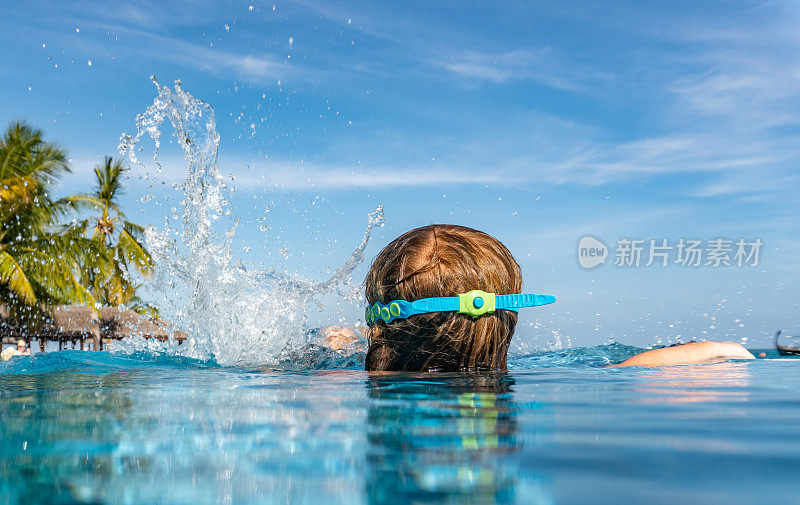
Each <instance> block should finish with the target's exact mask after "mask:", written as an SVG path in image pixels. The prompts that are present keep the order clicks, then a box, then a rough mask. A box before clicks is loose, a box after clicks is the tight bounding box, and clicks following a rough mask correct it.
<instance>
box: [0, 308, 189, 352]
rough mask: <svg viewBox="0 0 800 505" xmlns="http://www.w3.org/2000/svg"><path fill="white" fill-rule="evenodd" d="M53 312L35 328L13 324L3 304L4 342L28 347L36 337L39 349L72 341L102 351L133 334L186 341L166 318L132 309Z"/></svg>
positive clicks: (0, 324) (1, 329)
mask: <svg viewBox="0 0 800 505" xmlns="http://www.w3.org/2000/svg"><path fill="white" fill-rule="evenodd" d="M50 314H51V315H50V316H49V317H48V318H47V319H46V320H45V321H44V322H43V323H42V324H41V325H40V326H39V328H38V329H31V328H28V327H25V326H19V325H15V324H13V323H12V322H11V321H10V320H9V317H8V310H7V309H6V307H4V306H0V340H2V343H3V344H16V343H17V341H19V340H24V341H25V342H26V344H27V345H28V347H30V346H31V342H32V341H36V342H37V343H38V344H39V351H40V352H42V351H44V349H45V345H46V344H47V342H48V341H50V342H58V349H59V350H61V349H62V348H63V347H64V344H66V343H71V344H72V345H73V346H74V347H78V346H80V349H81V350H84V349H86V348H87V347H90V348H91V350H94V351H101V350H103V347H104V346H105V345H106V344H107V343H108V342H109V341H113V340H121V339H123V338H125V337H129V336H140V337H143V338H146V339H150V338H154V339H157V340H161V341H166V340H170V339H174V340H175V341H177V342H178V343H182V342H183V341H184V340H185V339H186V334H185V333H183V332H181V331H179V330H177V329H176V328H174V327H173V326H172V325H171V324H170V323H169V322H167V321H164V320H162V319H156V318H149V317H147V316H143V315H141V314H138V313H136V312H134V311H132V310H130V309H122V308H119V307H103V308H101V309H100V310H98V311H95V310H92V309H90V308H88V307H80V306H76V305H58V306H55V307H50Z"/></svg>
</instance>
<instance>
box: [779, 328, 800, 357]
mask: <svg viewBox="0 0 800 505" xmlns="http://www.w3.org/2000/svg"><path fill="white" fill-rule="evenodd" d="M781 337H783V338H781ZM781 340H783V342H781ZM775 347H776V348H777V349H778V352H779V353H781V354H782V355H784V356H789V355H800V336H798V335H789V334H788V333H786V332H785V331H784V330H778V333H776V334H775Z"/></svg>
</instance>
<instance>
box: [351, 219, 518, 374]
mask: <svg viewBox="0 0 800 505" xmlns="http://www.w3.org/2000/svg"><path fill="white" fill-rule="evenodd" d="M473 289H480V290H483V291H487V292H492V293H497V294H512V293H520V292H521V290H522V274H521V273H520V269H519V265H518V264H517V262H516V261H515V260H514V257H513V256H511V253H510V252H509V251H508V249H506V247H505V246H504V245H503V244H502V243H500V242H499V241H498V240H497V239H495V238H493V237H491V236H489V235H487V234H486V233H483V232H481V231H478V230H473V229H472V228H467V227H464V226H457V225H430V226H425V227H422V228H417V229H415V230H411V231H409V232H407V233H404V234H403V235H401V236H399V237H397V238H396V239H395V240H393V241H392V242H391V243H390V244H389V245H387V246H386V247H385V248H384V249H383V251H381V252H380V254H378V257H377V258H375V261H374V263H373V264H372V267H371V268H370V270H369V273H368V274H367V280H366V297H367V301H368V303H369V304H370V305H372V304H374V303H375V302H376V301H377V302H380V303H388V302H389V301H391V300H408V301H414V300H419V299H421V298H429V297H438V296H456V295H458V294H459V293H465V292H468V291H471V290H473ZM516 324H517V314H516V313H515V312H513V311H510V310H498V311H496V312H494V313H491V314H484V315H482V316H480V317H478V318H473V317H472V316H469V315H466V314H459V313H457V312H433V313H429V314H418V315H414V316H411V317H409V318H407V319H396V320H394V321H392V322H390V323H388V324H387V323H385V322H383V321H380V320H379V321H377V322H376V323H375V324H373V325H372V326H371V327H370V332H369V341H370V342H369V349H368V351H367V359H366V369H367V370H394V371H399V370H405V371H434V370H436V371H460V370H504V369H505V368H506V357H507V354H508V346H509V344H510V343H511V336H512V334H513V333H514V327H515V326H516Z"/></svg>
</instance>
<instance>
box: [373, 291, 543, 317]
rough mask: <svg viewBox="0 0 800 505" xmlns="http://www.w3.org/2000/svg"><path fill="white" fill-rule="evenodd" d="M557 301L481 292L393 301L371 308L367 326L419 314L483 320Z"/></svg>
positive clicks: (537, 296) (534, 295)
mask: <svg viewBox="0 0 800 505" xmlns="http://www.w3.org/2000/svg"><path fill="white" fill-rule="evenodd" d="M555 301H556V297H555V296H552V295H537V294H533V293H525V294H519V295H496V294H494V293H487V292H485V291H481V290H480V289H474V290H472V291H469V292H467V293H462V294H460V295H458V296H437V297H433V298H422V299H420V300H416V301H413V302H408V301H406V300H392V301H391V302H389V303H387V304H383V303H380V302H375V303H374V304H373V305H372V306H371V307H367V311H366V314H365V316H366V319H367V324H373V323H375V322H377V321H378V320H379V319H382V320H383V322H385V323H391V322H392V321H394V320H395V319H405V318H407V317H411V316H415V315H417V314H428V313H431V312H458V313H459V314H468V315H470V316H472V317H479V316H482V315H484V314H491V313H492V312H494V311H495V310H498V309H502V310H513V311H514V312H516V311H517V310H519V309H521V308H524V307H538V306H539V305H547V304H548V303H553V302H555Z"/></svg>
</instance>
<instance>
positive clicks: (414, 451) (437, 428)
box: [366, 374, 520, 503]
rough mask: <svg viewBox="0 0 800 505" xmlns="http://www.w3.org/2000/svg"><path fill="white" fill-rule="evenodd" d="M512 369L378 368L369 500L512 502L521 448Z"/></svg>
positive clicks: (371, 415) (370, 424)
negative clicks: (515, 458) (514, 457)
mask: <svg viewBox="0 0 800 505" xmlns="http://www.w3.org/2000/svg"><path fill="white" fill-rule="evenodd" d="M513 385H514V380H513V379H512V378H511V377H510V376H509V375H508V374H485V375H474V374H471V375H466V374H464V375H462V374H436V375H431V374H427V375H408V374H402V375H401V374H390V375H384V374H381V375H377V374H373V375H371V376H370V378H369V380H368V381H367V388H368V391H369V399H370V403H369V409H368V413H367V438H368V443H369V447H368V449H367V464H368V467H369V472H368V476H367V481H366V494H367V497H368V501H369V503H443V502H456V503H461V502H470V503H509V502H512V501H514V494H515V486H516V471H515V468H514V467H513V463H511V462H510V460H511V458H509V455H510V454H512V453H515V452H517V451H519V449H520V444H519V443H518V441H517V430H518V422H517V414H518V412H517V410H516V408H515V407H514V405H513V402H512V396H513V395H512V393H513V390H512V386H513Z"/></svg>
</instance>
